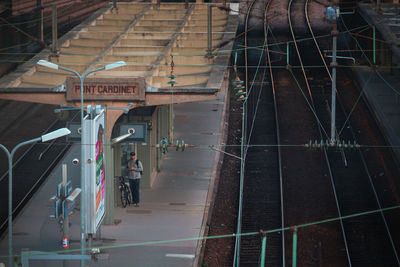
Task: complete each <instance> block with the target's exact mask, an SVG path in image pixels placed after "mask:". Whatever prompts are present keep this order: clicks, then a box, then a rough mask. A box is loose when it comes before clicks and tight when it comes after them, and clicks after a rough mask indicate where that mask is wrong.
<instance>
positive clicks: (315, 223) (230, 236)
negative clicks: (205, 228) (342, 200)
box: [0, 205, 400, 259]
mask: <svg viewBox="0 0 400 267" xmlns="http://www.w3.org/2000/svg"><path fill="white" fill-rule="evenodd" d="M398 209H400V205H395V206H391V207H386V208H382V209H375V210H368V211H363V212H358V213H353V214H349V215H345V216H340V217H333V218H327V219H322V220H317V221H313V222H308V223H303V224H298V225H291V226H286V227H284V228H275V229H271V230H266V231H263V232H264V233H266V234H270V233H279V232H283V231H290V230H291V229H293V227H296V228H298V229H300V228H307V227H310V226H314V225H322V224H326V223H331V222H335V221H338V220H347V219H352V218H357V217H362V216H367V215H373V214H375V213H381V212H389V211H395V210H398ZM259 234H260V232H248V233H240V234H237V233H228V234H224V235H215V236H200V237H189V238H180V239H170V240H159V241H146V242H137V243H126V244H120V245H112V246H98V247H95V248H98V249H118V248H127V247H137V246H149V245H157V244H170V243H179V242H187V241H196V240H208V239H219V238H232V237H236V236H250V235H259ZM92 249H93V248H86V250H87V251H89V250H92ZM80 251H81V249H80V248H79V249H63V250H54V251H43V252H37V251H35V252H34V251H32V252H31V253H26V254H25V255H27V256H29V255H31V256H34V255H52V254H63V253H74V252H80ZM8 257H9V256H8V255H0V259H7V258H8ZM13 257H17V258H20V257H21V254H15V255H13Z"/></svg>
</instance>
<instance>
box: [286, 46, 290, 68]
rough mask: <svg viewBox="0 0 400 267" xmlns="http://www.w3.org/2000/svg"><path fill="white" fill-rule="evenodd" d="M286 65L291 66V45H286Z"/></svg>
mask: <svg viewBox="0 0 400 267" xmlns="http://www.w3.org/2000/svg"><path fill="white" fill-rule="evenodd" d="M286 64H287V65H289V43H286Z"/></svg>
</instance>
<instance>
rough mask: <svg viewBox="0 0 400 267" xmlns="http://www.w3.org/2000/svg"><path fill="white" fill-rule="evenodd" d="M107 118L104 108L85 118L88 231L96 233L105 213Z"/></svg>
mask: <svg viewBox="0 0 400 267" xmlns="http://www.w3.org/2000/svg"><path fill="white" fill-rule="evenodd" d="M104 126H105V120H104V110H103V111H101V112H100V114H98V115H97V116H96V117H95V118H94V119H89V118H87V119H85V121H84V127H85V128H84V138H83V142H84V144H83V146H84V149H85V156H84V163H83V164H85V180H86V190H85V191H86V213H87V216H86V233H88V234H94V233H96V231H97V229H98V227H99V226H100V224H101V222H102V220H103V218H104V215H105V162H104V161H105V155H104V147H103V144H104V138H105V128H104Z"/></svg>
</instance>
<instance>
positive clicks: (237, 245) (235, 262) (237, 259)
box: [233, 0, 257, 266]
mask: <svg viewBox="0 0 400 267" xmlns="http://www.w3.org/2000/svg"><path fill="white" fill-rule="evenodd" d="M256 1H257V0H252V2H251V3H250V5H249V6H248V9H247V14H246V19H245V28H244V45H245V49H244V53H245V73H246V74H245V87H246V88H245V89H246V96H247V75H248V70H247V31H248V21H249V16H250V12H251V9H252V7H253V6H254V3H255V2H256ZM242 108H243V109H242V114H243V115H242V138H241V154H240V157H241V158H242V159H241V162H240V185H239V207H238V220H237V226H236V229H237V230H236V233H237V234H238V235H237V236H236V240H235V250H234V256H233V266H240V239H241V237H240V235H239V234H240V233H241V228H242V225H241V224H242V210H243V198H242V197H243V184H244V183H243V180H244V162H245V160H246V156H245V154H244V153H243V152H244V149H243V145H244V144H245V143H246V139H245V137H246V121H247V120H246V117H247V116H245V112H246V110H247V101H245V102H244V103H243V106H242Z"/></svg>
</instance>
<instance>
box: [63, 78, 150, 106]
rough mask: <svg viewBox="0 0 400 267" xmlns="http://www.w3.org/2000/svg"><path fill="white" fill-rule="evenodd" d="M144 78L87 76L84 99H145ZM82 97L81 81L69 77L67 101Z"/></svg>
mask: <svg viewBox="0 0 400 267" xmlns="http://www.w3.org/2000/svg"><path fill="white" fill-rule="evenodd" d="M145 89H146V88H145V82H144V78H117V79H110V78H108V79H107V78H86V79H85V81H84V84H83V98H84V100H128V101H134V100H136V101H144V100H145ZM80 99H81V83H80V80H79V79H77V78H75V77H68V78H67V101H73V100H80Z"/></svg>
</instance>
